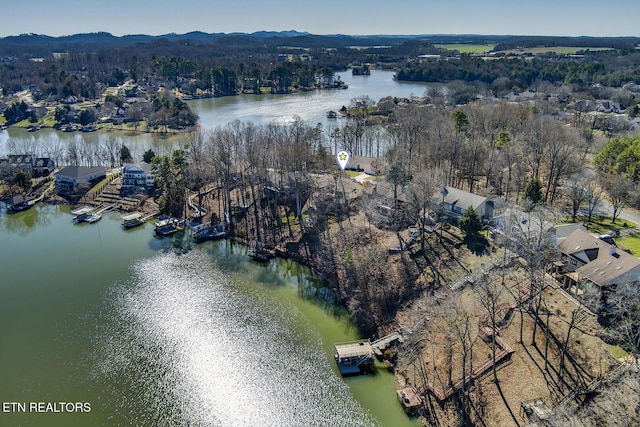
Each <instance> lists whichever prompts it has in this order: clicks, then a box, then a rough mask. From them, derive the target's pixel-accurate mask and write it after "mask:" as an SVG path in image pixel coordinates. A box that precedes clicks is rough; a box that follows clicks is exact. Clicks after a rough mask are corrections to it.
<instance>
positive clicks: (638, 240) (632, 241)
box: [616, 234, 640, 257]
mask: <svg viewBox="0 0 640 427" xmlns="http://www.w3.org/2000/svg"><path fill="white" fill-rule="evenodd" d="M616 243H617V244H619V245H620V246H624V247H625V248H627V249H629V250H630V251H631V254H633V256H636V257H640V234H631V235H629V236H624V237H620V238H618V239H616Z"/></svg>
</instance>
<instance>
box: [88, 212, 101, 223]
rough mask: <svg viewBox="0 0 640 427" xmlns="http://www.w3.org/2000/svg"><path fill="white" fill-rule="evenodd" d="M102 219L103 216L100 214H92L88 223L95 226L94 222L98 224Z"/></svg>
mask: <svg viewBox="0 0 640 427" xmlns="http://www.w3.org/2000/svg"><path fill="white" fill-rule="evenodd" d="M101 219H102V214H101V213H98V212H94V213H91V214H89V215H88V216H87V219H86V222H88V223H89V224H93V223H94V222H98V221H100V220H101Z"/></svg>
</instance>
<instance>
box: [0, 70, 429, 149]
mask: <svg viewBox="0 0 640 427" xmlns="http://www.w3.org/2000/svg"><path fill="white" fill-rule="evenodd" d="M339 76H340V78H341V79H342V80H343V81H344V82H345V83H347V85H348V86H349V88H348V89H334V90H318V91H311V92H298V93H293V94H287V95H247V94H244V95H238V96H228V97H221V98H207V99H196V100H191V101H187V102H188V104H189V105H190V106H191V108H193V109H194V111H196V112H197V113H198V115H199V116H200V125H201V126H202V128H203V129H205V130H206V129H213V128H215V127H218V126H224V125H226V124H227V123H230V122H232V121H234V120H242V121H251V122H253V123H255V124H267V123H270V122H276V123H289V122H291V121H293V120H294V118H295V117H296V116H297V117H300V118H301V119H303V120H305V121H306V122H308V123H309V124H311V125H312V126H315V125H316V124H317V123H320V124H322V125H323V128H324V129H325V131H326V132H327V133H328V132H330V129H331V128H332V127H334V126H336V123H337V121H339V120H344V119H328V118H327V117H326V113H327V111H329V110H334V111H337V110H339V109H340V108H341V107H342V106H343V105H344V106H349V105H350V103H351V100H353V99H357V98H362V97H363V96H368V97H370V98H371V99H373V100H374V101H376V102H377V101H379V100H380V98H383V97H385V96H396V97H399V98H409V97H411V96H422V95H424V93H425V91H426V90H427V88H428V87H429V84H426V83H420V82H400V81H396V80H394V79H393V72H392V71H381V70H373V71H371V75H370V76H352V75H351V73H350V72H343V73H339ZM109 137H118V138H122V139H123V140H124V141H125V142H126V144H127V146H128V147H129V148H130V149H131V152H132V153H133V155H134V156H137V157H142V153H143V152H144V151H145V150H147V149H148V148H149V147H153V148H154V151H156V154H160V153H159V152H158V147H161V146H162V145H163V144H166V143H167V142H172V141H174V140H175V139H172V138H163V137H162V136H160V135H157V134H145V133H141V134H137V135H131V134H129V133H124V132H120V131H112V132H96V133H78V132H76V133H65V132H59V131H56V130H53V129H42V130H40V131H38V132H27V131H26V130H24V129H8V130H5V131H0V156H3V155H6V154H7V151H8V145H9V139H13V140H14V143H15V145H16V147H17V148H18V149H19V150H22V151H31V152H36V153H37V152H39V151H42V150H43V147H44V146H47V145H48V146H54V147H58V146H64V145H65V144H67V143H68V142H69V141H70V140H72V139H74V138H77V139H83V140H86V141H89V142H92V141H98V140H101V139H104V138H109Z"/></svg>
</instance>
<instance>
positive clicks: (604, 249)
mask: <svg viewBox="0 0 640 427" xmlns="http://www.w3.org/2000/svg"><path fill="white" fill-rule="evenodd" d="M558 249H559V250H560V251H561V252H562V253H563V254H565V255H568V256H571V257H574V258H576V259H578V260H580V261H582V262H583V263H586V264H585V265H583V266H582V267H580V268H578V269H577V270H576V272H577V273H579V274H580V276H582V277H584V278H586V279H589V280H590V281H592V282H593V283H595V284H597V285H599V286H608V285H612V284H617V283H621V282H623V281H638V280H640V259H638V258H636V257H634V256H633V255H631V254H628V253H626V252H623V251H621V250H619V249H618V248H617V247H616V246H615V245H610V244H608V243H607V242H605V241H603V240H600V239H597V238H595V237H593V236H591V235H590V234H588V233H586V232H584V231H582V230H576V231H574V232H573V233H571V234H570V235H569V236H568V237H567V238H566V239H564V240H562V241H561V242H560V243H559V244H558Z"/></svg>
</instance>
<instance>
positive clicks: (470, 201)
mask: <svg viewBox="0 0 640 427" xmlns="http://www.w3.org/2000/svg"><path fill="white" fill-rule="evenodd" d="M445 188H446V190H447V191H446V193H445V196H444V202H445V203H446V204H449V205H452V206H453V205H455V206H460V207H461V208H463V209H468V208H469V206H473V208H474V209H476V210H477V209H478V208H479V207H480V206H481V205H482V204H483V203H485V202H493V203H494V204H495V206H494V207H495V208H499V207H507V206H508V205H507V204H506V203H505V202H504V201H503V200H502V199H500V198H495V199H489V198H487V197H485V196H479V195H477V194H473V193H469V192H468V191H464V190H460V189H457V188H454V187H449V186H446V187H445ZM432 200H433V201H434V202H435V203H442V192H441V190H438V191H437V192H436V193H435V194H434V195H433V197H432Z"/></svg>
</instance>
